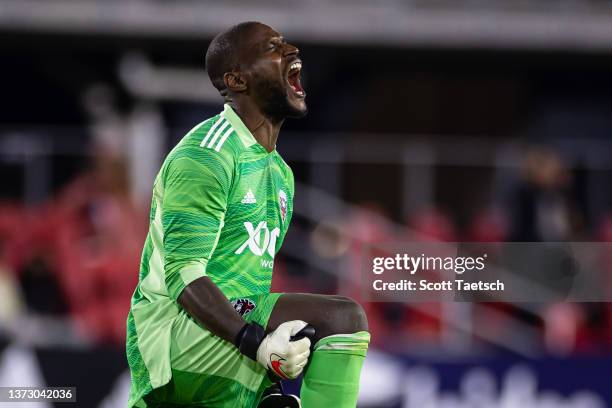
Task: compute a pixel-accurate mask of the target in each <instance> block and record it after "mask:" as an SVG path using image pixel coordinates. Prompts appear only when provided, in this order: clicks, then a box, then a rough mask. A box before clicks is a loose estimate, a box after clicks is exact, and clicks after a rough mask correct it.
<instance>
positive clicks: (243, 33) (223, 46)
mask: <svg viewBox="0 0 612 408" xmlns="http://www.w3.org/2000/svg"><path fill="white" fill-rule="evenodd" d="M260 25H263V24H262V23H259V22H257V21H247V22H244V23H240V24H236V25H235V26H232V27H230V28H229V29H227V30H226V31H223V32H222V33H219V34H217V36H216V37H215V38H213V40H212V41H211V42H210V45H209V46H208V50H207V51H206V70H207V71H208V76H209V77H210V81H211V82H212V84H213V85H214V86H215V88H217V90H219V91H220V92H221V91H222V90H224V89H225V83H224V82H223V75H224V74H225V73H226V72H230V71H232V70H234V69H237V68H238V66H239V64H240V61H239V59H238V49H239V48H240V45H241V43H242V44H243V43H244V42H245V41H246V39H247V38H248V35H249V33H250V32H251V30H252V29H253V28H254V27H256V26H260Z"/></svg>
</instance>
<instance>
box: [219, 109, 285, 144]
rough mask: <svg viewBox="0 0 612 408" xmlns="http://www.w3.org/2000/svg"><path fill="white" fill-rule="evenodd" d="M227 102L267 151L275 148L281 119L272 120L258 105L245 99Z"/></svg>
mask: <svg viewBox="0 0 612 408" xmlns="http://www.w3.org/2000/svg"><path fill="white" fill-rule="evenodd" d="M228 103H229V104H230V106H231V107H232V109H234V112H236V114H237V115H238V116H239V117H240V119H241V120H242V122H243V123H244V124H245V126H246V127H247V129H249V130H250V131H251V134H252V135H253V137H255V140H257V142H258V143H259V144H260V145H262V146H263V147H264V148H265V149H266V150H267V151H268V152H271V151H272V150H274V149H275V148H276V140H277V139H278V134H279V132H280V128H281V126H282V125H283V120H280V121H274V120H272V119H271V118H270V117H268V116H266V115H265V114H264V113H263V112H261V110H260V109H259V107H258V106H256V105H255V104H254V103H252V102H251V101H250V100H247V99H245V100H240V101H238V100H236V99H234V100H231V101H228Z"/></svg>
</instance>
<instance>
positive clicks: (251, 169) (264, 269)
mask: <svg viewBox="0 0 612 408" xmlns="http://www.w3.org/2000/svg"><path fill="white" fill-rule="evenodd" d="M293 192H294V183H293V173H292V172H291V169H290V168H289V166H288V165H287V164H286V163H285V162H284V161H283V159H282V158H281V156H280V155H279V154H278V152H277V151H276V150H274V151H272V152H268V151H266V149H264V147H263V146H261V145H260V144H258V143H257V142H256V140H255V138H254V137H253V135H252V134H251V133H250V131H249V130H248V129H247V127H246V126H245V125H244V123H242V121H241V120H240V118H239V117H238V115H237V114H236V113H235V112H234V111H233V110H232V108H231V107H230V106H229V105H227V104H226V105H225V109H224V110H223V112H222V113H220V114H219V115H216V116H214V117H212V118H210V119H208V120H206V121H204V122H202V123H200V124H199V125H197V126H196V127H195V128H194V129H192V130H191V131H190V132H189V133H188V134H187V135H186V136H185V137H184V138H183V139H182V140H181V141H180V142H179V144H178V145H177V146H176V147H175V148H174V149H173V150H172V151H171V152H170V154H169V155H168V156H167V158H166V160H165V161H164V164H163V166H162V168H161V170H160V172H159V174H158V175H157V178H156V180H155V185H154V188H153V199H152V203H151V215H150V228H149V233H148V236H147V239H146V242H145V246H144V250H143V254H142V260H141V264H140V275H139V283H138V286H137V288H136V290H135V292H134V295H133V297H132V302H131V309H130V314H129V316H128V339H127V353H128V360H129V362H130V367H131V369H132V376H133V378H132V382H133V388H134V385H136V390H137V391H136V393H137V394H141V393H145V392H147V389H150V388H151V387H153V388H156V387H159V386H161V385H164V384H165V383H167V382H168V381H169V379H170V375H171V374H170V366H169V364H170V362H169V358H168V356H169V347H170V344H169V343H170V340H169V338H170V334H169V333H170V329H171V326H172V322H173V321H174V319H175V318H176V316H178V314H179V313H184V312H181V309H180V308H179V306H178V305H177V304H176V300H177V298H178V296H179V295H180V293H181V291H182V290H183V289H184V288H185V286H187V285H188V284H189V283H191V282H192V281H193V280H195V279H197V278H199V277H202V276H208V277H210V279H212V281H213V282H214V283H215V284H216V285H217V286H218V287H219V288H220V289H221V291H222V292H223V293H224V294H225V296H227V297H228V298H230V297H231V298H236V297H240V296H246V295H252V294H259V293H267V292H269V291H270V284H271V280H272V268H273V265H274V256H275V254H276V253H277V252H278V250H279V248H280V246H281V244H282V242H283V239H284V238H285V234H286V232H287V228H288V227H289V222H290V220H291V215H292V212H293ZM138 383H140V385H139V384H138ZM133 391H134V390H133ZM139 391H140V392H139ZM132 397H135V396H134V395H132Z"/></svg>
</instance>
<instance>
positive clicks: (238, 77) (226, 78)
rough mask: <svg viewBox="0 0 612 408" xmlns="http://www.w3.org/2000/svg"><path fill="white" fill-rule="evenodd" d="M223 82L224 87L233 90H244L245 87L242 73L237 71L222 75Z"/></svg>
mask: <svg viewBox="0 0 612 408" xmlns="http://www.w3.org/2000/svg"><path fill="white" fill-rule="evenodd" d="M223 82H224V83H225V87H226V88H227V89H228V90H230V91H233V92H244V91H246V89H247V83H246V79H245V78H244V75H242V74H241V73H240V72H237V71H232V72H226V73H225V74H224V75H223Z"/></svg>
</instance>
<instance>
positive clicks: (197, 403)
mask: <svg viewBox="0 0 612 408" xmlns="http://www.w3.org/2000/svg"><path fill="white" fill-rule="evenodd" d="M281 295H282V294H281V293H269V294H259V295H252V296H244V297H240V298H232V299H230V301H231V302H233V303H235V302H239V301H240V302H247V303H248V304H250V305H252V306H253V308H252V309H250V310H249V311H247V312H246V313H245V314H244V316H243V317H244V319H245V320H246V321H247V322H256V323H258V324H260V325H262V326H264V327H266V326H267V324H268V320H269V319H270V315H271V314H272V310H273V309H274V305H275V304H276V302H277V301H278V298H279V297H280V296H281ZM169 341H170V343H171V348H170V361H171V365H172V369H171V373H170V377H169V380H168V382H167V383H166V384H164V385H162V386H160V387H156V388H154V389H151V388H149V389H148V390H147V392H146V394H143V395H142V396H140V398H141V400H140V401H134V402H133V404H134V405H133V406H135V407H179V406H182V407H185V406H187V407H206V408H230V407H240V408H243V407H244V408H256V407H257V404H258V402H259V399H260V398H261V394H262V393H263V391H264V390H265V389H266V388H267V387H268V386H269V385H270V384H271V382H270V380H269V379H268V376H267V371H266V369H265V368H264V367H263V366H262V365H260V364H259V363H257V362H255V361H253V360H251V359H249V358H248V357H246V356H244V355H242V354H240V352H239V351H238V349H237V348H236V347H234V345H233V344H230V343H228V342H226V341H224V340H222V339H220V338H219V337H217V336H215V335H213V334H212V333H210V332H209V331H208V330H205V329H203V328H202V327H201V326H200V325H198V324H197V323H196V322H195V321H194V320H193V319H192V318H191V317H190V316H189V315H188V314H187V313H185V312H180V313H179V315H178V317H177V318H176V319H175V321H174V324H173V326H172V331H171V337H170V339H169Z"/></svg>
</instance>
